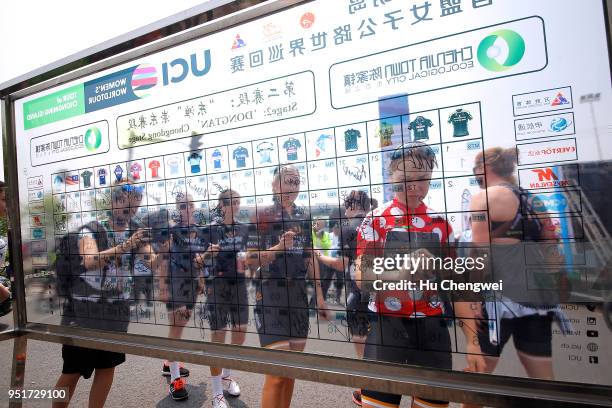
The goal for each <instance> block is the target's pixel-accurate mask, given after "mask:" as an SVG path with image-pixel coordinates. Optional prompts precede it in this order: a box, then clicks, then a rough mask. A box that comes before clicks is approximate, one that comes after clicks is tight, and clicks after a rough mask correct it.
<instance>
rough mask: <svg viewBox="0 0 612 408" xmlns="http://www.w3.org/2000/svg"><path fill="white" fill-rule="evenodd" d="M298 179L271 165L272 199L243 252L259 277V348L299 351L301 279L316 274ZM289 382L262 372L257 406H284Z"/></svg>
mask: <svg viewBox="0 0 612 408" xmlns="http://www.w3.org/2000/svg"><path fill="white" fill-rule="evenodd" d="M300 183H301V177H300V173H299V170H298V169H297V168H296V167H294V166H291V165H288V166H281V167H280V168H276V170H275V172H274V179H273V182H272V191H273V193H274V204H273V205H272V206H270V207H267V208H257V216H256V219H255V223H256V224H257V230H258V235H259V251H257V252H255V251H250V252H249V254H248V256H247V264H248V266H249V269H251V270H258V271H259V272H258V274H257V276H256V277H259V278H261V286H260V287H259V288H258V292H257V306H256V309H255V320H256V325H257V331H258V332H259V340H260V343H261V346H262V347H267V348H273V349H284V350H294V351H303V350H304V347H305V346H306V338H307V336H308V332H309V329H310V324H309V310H308V295H307V279H314V278H315V277H317V278H318V276H319V275H318V263H317V262H316V260H315V259H314V258H313V254H312V242H311V231H312V225H311V221H310V216H309V214H308V213H307V212H306V211H305V210H304V209H303V208H300V207H298V206H297V205H296V204H295V200H296V199H297V197H298V195H299V192H300ZM315 286H316V296H317V305H318V308H319V311H320V313H321V314H322V315H323V316H322V317H324V318H327V316H328V313H329V312H328V311H327V310H326V309H323V308H324V307H325V306H324V305H325V302H324V300H323V294H322V292H321V287H320V285H315ZM294 383H295V380H294V379H292V378H285V377H278V376H273V375H267V376H266V381H265V384H264V388H263V391H262V403H261V406H262V407H266V408H268V407H270V408H274V407H279V408H288V407H289V406H290V404H291V397H292V394H293V386H294Z"/></svg>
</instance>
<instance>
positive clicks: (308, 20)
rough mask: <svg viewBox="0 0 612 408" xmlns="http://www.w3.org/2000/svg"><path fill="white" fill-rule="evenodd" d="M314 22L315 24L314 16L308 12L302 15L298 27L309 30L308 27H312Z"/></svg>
mask: <svg viewBox="0 0 612 408" xmlns="http://www.w3.org/2000/svg"><path fill="white" fill-rule="evenodd" d="M314 22H315V16H314V14H312V13H310V12H308V13H304V14H303V15H302V17H301V18H300V25H301V26H302V28H304V29H309V28H310V27H312V25H313V24H314Z"/></svg>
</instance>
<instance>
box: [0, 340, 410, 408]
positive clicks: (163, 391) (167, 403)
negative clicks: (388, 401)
mask: <svg viewBox="0 0 612 408" xmlns="http://www.w3.org/2000/svg"><path fill="white" fill-rule="evenodd" d="M12 352H13V341H12V340H10V341H4V342H0V356H1V357H0V358H1V361H2V363H3V364H2V367H4V369H3V370H0V371H1V372H0V390H6V389H8V387H9V384H10V378H9V376H10V356H11V355H12ZM61 364H62V359H61V346H60V345H58V344H54V343H46V342H40V341H28V357H27V362H26V375H25V383H24V384H25V386H26V387H28V386H29V387H50V386H53V385H54V383H55V381H56V380H57V377H58V376H59V374H60V372H61ZM161 364H162V362H161V360H156V359H151V358H145V357H139V356H133V355H128V356H127V362H126V363H125V364H122V365H121V366H119V367H118V368H117V371H116V376H115V382H114V384H113V388H112V390H111V393H110V395H109V399H108V402H107V406H108V407H122V408H123V407H134V408H145V407H156V408H166V407H168V408H169V407H172V408H176V407H182V408H187V407H189V408H195V407H210V406H211V405H210V404H211V402H210V398H211V394H210V385H209V381H208V367H204V366H197V365H188V366H187V367H188V368H189V369H190V370H191V376H190V377H189V378H188V379H187V381H188V385H187V389H188V391H189V393H190V397H189V399H188V400H187V401H184V402H175V401H173V400H171V399H170V398H169V396H168V393H167V387H168V386H167V380H166V379H165V378H163V377H162V376H161V375H160V370H161ZM233 375H234V377H235V378H236V379H237V380H238V382H239V384H240V386H241V388H242V395H241V396H240V397H239V398H233V399H229V398H228V402H229V403H230V406H231V407H232V408H243V407H245V408H246V407H259V401H260V397H261V387H262V385H263V376H262V375H259V374H253V373H246V372H234V373H233ZM90 385H91V380H83V379H81V381H80V383H79V385H78V387H77V391H76V394H75V396H74V397H73V404H72V406H73V407H86V406H87V395H88V390H89V387H90ZM351 391H352V389H349V388H345V387H338V386H333V385H327V384H319V383H312V382H307V381H297V383H296V388H295V394H294V398H293V404H292V407H335V408H351V407H354V406H355V405H353V403H352V402H351V400H350V395H351ZM6 406H8V403H7V399H6V396H0V407H6ZM30 406H33V407H48V406H50V404H49V403H32V404H24V407H30ZM402 406H409V404H408V401H407V399H406V401H404V404H403V405H402Z"/></svg>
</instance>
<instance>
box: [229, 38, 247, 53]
mask: <svg viewBox="0 0 612 408" xmlns="http://www.w3.org/2000/svg"><path fill="white" fill-rule="evenodd" d="M242 47H246V43H245V42H244V40H243V39H242V38H240V34H236V38H234V41H233V42H232V50H237V49H239V48H242Z"/></svg>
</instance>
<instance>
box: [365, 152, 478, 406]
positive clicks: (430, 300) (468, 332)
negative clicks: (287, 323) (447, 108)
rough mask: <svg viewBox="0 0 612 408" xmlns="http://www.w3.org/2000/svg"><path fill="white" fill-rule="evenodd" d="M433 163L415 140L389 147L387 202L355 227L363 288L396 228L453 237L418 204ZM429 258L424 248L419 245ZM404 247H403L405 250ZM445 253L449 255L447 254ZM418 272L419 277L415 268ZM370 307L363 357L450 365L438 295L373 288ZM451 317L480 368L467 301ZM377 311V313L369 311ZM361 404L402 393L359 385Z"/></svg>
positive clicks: (418, 402) (443, 239)
mask: <svg viewBox="0 0 612 408" xmlns="http://www.w3.org/2000/svg"><path fill="white" fill-rule="evenodd" d="M437 166H438V163H437V161H436V156H435V154H434V152H433V151H432V149H431V148H430V147H428V146H426V145H425V144H423V143H420V142H414V143H410V144H406V145H404V146H402V147H401V148H399V149H397V150H396V151H394V152H393V155H392V157H391V162H390V164H389V172H390V175H391V180H392V181H393V182H394V183H397V184H396V185H395V188H394V190H395V194H394V198H393V200H392V201H389V202H387V203H385V204H383V205H382V206H381V207H379V208H378V209H376V210H374V211H372V212H370V213H369V214H368V215H367V216H366V218H365V219H364V221H363V223H362V225H361V226H360V227H359V233H358V235H357V260H356V278H357V283H358V285H359V286H361V287H364V285H366V282H363V281H361V279H362V278H364V279H366V278H367V279H371V278H372V276H373V275H372V271H371V270H370V268H369V267H368V266H367V265H371V262H372V261H373V258H374V257H380V256H383V255H384V248H385V245H386V244H387V236H388V234H389V233H390V231H392V230H393V231H394V232H397V230H398V229H401V230H407V231H406V233H408V231H410V232H412V233H415V234H416V233H421V234H426V233H429V234H431V235H428V236H433V235H437V236H438V238H439V242H440V243H441V245H442V252H445V253H447V254H449V251H448V250H444V247H445V245H447V243H448V242H449V239H452V238H451V237H452V230H451V227H450V225H449V224H448V223H447V222H446V220H445V219H444V218H442V217H440V216H437V215H435V214H433V213H432V212H431V210H430V209H429V208H427V206H426V205H425V204H424V203H423V200H424V199H425V197H426V196H427V193H428V191H429V184H430V180H431V174H432V171H433V169H434V168H437ZM418 251H419V252H421V253H422V254H424V255H425V256H427V257H432V255H431V253H428V251H427V250H426V249H422V248H421V249H418ZM406 252H407V250H406ZM449 255H450V254H449ZM417 272H418V274H417V276H419V275H420V276H423V275H422V272H424V271H417ZM372 297H373V298H372V301H371V302H370V306H369V308H370V310H371V311H372V312H374V313H377V314H378V316H377V318H376V317H375V318H373V319H372V324H371V328H370V331H369V333H368V338H367V341H366V346H365V358H368V359H374V360H378V361H388V362H393V363H401V364H412V365H420V366H427V367H434V368H440V369H447V370H450V369H451V368H452V355H451V352H452V348H451V339H450V334H449V329H448V326H447V325H446V321H445V316H444V311H443V306H442V303H441V302H440V295H439V294H437V293H436V292H435V291H432V292H420V291H411V292H409V291H405V290H404V291H377V292H376V293H375V294H374V293H372ZM454 310H455V315H456V317H458V318H460V319H461V322H462V324H461V328H462V330H463V332H464V335H465V336H466V343H467V353H468V354H467V360H468V369H469V370H471V371H481V370H482V369H483V368H484V360H483V358H482V356H481V355H480V348H479V347H478V343H477V341H476V330H475V327H474V326H475V325H474V322H473V320H472V319H473V318H474V313H473V311H472V310H471V307H470V304H469V303H467V302H458V303H455V304H454ZM374 316H376V315H374ZM361 392H362V398H361V399H362V404H363V406H364V407H370V408H374V407H375V408H380V407H399V404H400V402H401V398H402V396H401V395H397V394H391V393H384V392H378V391H373V390H368V389H362V390H361ZM412 406H413V407H443V406H448V402H445V401H434V400H426V399H423V398H417V397H414V398H413V402H412Z"/></svg>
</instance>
